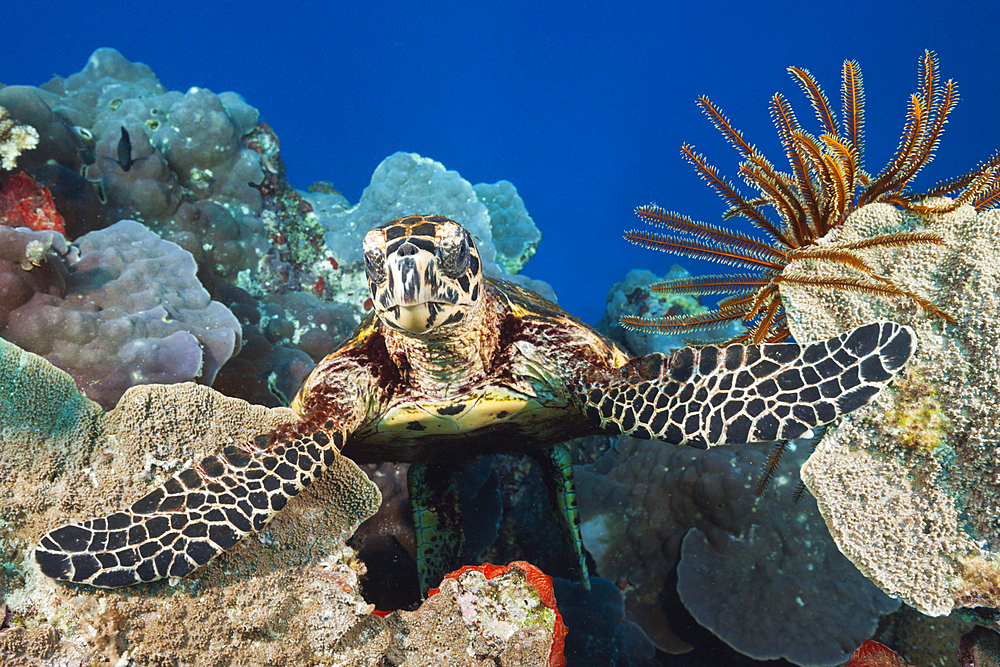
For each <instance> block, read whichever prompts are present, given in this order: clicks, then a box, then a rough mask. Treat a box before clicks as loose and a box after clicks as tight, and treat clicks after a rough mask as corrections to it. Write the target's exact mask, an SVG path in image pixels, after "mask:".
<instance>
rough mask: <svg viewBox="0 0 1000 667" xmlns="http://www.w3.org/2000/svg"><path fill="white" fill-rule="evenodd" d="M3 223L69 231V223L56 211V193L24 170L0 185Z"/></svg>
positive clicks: (35, 228) (39, 229)
mask: <svg viewBox="0 0 1000 667" xmlns="http://www.w3.org/2000/svg"><path fill="white" fill-rule="evenodd" d="M0 224H2V225H6V226H7V227H28V228H29V229H33V230H34V231H36V232H42V231H54V232H59V233H60V234H65V233H66V223H65V222H64V221H63V217H62V216H61V215H59V212H58V211H57V210H56V205H55V202H53V201H52V193H51V192H49V189H48V188H46V187H44V186H43V185H41V184H40V183H38V182H37V181H35V180H34V179H33V178H31V177H30V176H28V175H27V174H25V173H24V172H18V173H16V174H14V175H13V176H11V177H10V178H8V179H7V181H6V182H5V183H4V184H3V187H2V188H0Z"/></svg>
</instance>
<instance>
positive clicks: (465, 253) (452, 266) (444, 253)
mask: <svg viewBox="0 0 1000 667" xmlns="http://www.w3.org/2000/svg"><path fill="white" fill-rule="evenodd" d="M435 254H436V255H437V260H438V265H439V266H440V267H441V271H442V272H443V273H444V274H445V275H446V276H448V277H449V278H459V277H461V276H463V275H465V272H466V271H468V270H469V256H470V253H469V240H468V238H467V237H466V236H465V234H463V235H462V239H461V241H459V242H458V243H456V244H454V245H450V246H444V247H442V246H438V249H437V252H436V253H435Z"/></svg>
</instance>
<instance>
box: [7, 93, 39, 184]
mask: <svg viewBox="0 0 1000 667" xmlns="http://www.w3.org/2000/svg"><path fill="white" fill-rule="evenodd" d="M37 145H38V130H36V129H35V128H33V127H31V126H30V125H22V124H20V123H18V122H16V121H15V120H14V119H12V118H11V117H10V112H8V111H7V109H6V108H4V107H2V106H0V169H6V170H7V171H13V170H14V169H16V168H17V158H18V157H20V156H21V153H23V152H24V151H28V150H31V149H32V148H34V147H35V146H37Z"/></svg>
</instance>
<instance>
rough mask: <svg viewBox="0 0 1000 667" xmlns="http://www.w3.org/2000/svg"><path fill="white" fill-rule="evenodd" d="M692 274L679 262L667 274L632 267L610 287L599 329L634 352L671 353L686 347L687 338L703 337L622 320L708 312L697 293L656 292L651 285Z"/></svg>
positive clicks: (598, 325) (697, 338)
mask: <svg viewBox="0 0 1000 667" xmlns="http://www.w3.org/2000/svg"><path fill="white" fill-rule="evenodd" d="M690 275H691V274H690V273H688V272H687V271H685V270H684V269H683V268H681V267H680V266H676V265H675V266H673V267H671V269H670V272H669V273H667V276H666V278H660V277H658V276H656V275H654V274H653V272H652V271H646V270H644V269H632V270H631V271H629V272H628V273H627V274H626V275H625V278H624V279H623V280H621V281H620V282H617V283H615V284H614V285H612V286H611V289H610V290H608V298H607V302H606V304H605V307H604V317H603V318H601V321H600V322H598V323H597V329H598V331H601V332H602V333H604V334H605V335H606V336H608V338H610V339H612V340H613V341H615V342H617V343H619V344H620V345H622V346H624V347H625V349H627V350H628V351H629V352H631V353H632V354H634V355H640V354H650V353H652V352H661V353H664V354H667V353H669V352H670V351H671V350H676V349H679V348H681V347H684V344H685V341H687V340H699V338H700V337H699V335H698V334H688V335H685V336H681V335H676V334H668V333H660V332H655V331H640V330H637V329H634V328H630V327H624V326H622V324H621V319H622V317H645V318H660V317H678V316H681V315H696V314H697V313H700V312H704V311H705V308H704V307H703V306H702V305H701V303H700V301H699V300H698V298H697V297H693V296H688V295H685V294H671V295H664V294H653V292H652V291H651V289H650V286H651V285H655V284H656V283H659V282H662V281H663V280H680V279H683V278H686V277H689V276H690Z"/></svg>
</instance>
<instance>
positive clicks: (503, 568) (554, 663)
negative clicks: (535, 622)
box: [427, 560, 566, 667]
mask: <svg viewBox="0 0 1000 667" xmlns="http://www.w3.org/2000/svg"><path fill="white" fill-rule="evenodd" d="M512 567H516V568H518V569H519V570H521V571H522V572H524V574H525V577H526V578H527V580H528V583H529V584H531V587H532V588H533V589H535V593H537V594H538V598H539V599H540V600H541V601H542V604H544V605H545V606H546V607H548V608H549V609H551V610H552V611H554V612H555V613H556V624H555V628H554V633H553V634H554V637H553V639H552V648H551V649H550V650H549V667H565V665H566V658H565V657H564V656H563V645H564V644H565V643H566V626H565V625H564V624H563V620H562V615H561V614H560V613H559V610H558V609H557V608H556V595H555V592H554V591H553V590H552V577H550V576H548V575H547V574H545V573H544V572H542V571H541V570H539V569H538V568H537V567H535V566H534V565H532V564H531V563H529V562H527V561H523V560H516V561H514V562H512V563H511V564H510V565H493V564H492V563H483V564H482V565H463V566H462V567H461V568H459V569H458V570H455V571H454V572H451V573H449V574H446V575H444V578H445V579H458V578H459V577H461V576H462V575H463V574H465V573H466V572H468V571H469V570H476V571H478V572H482V573H483V576H485V577H486V579H487V580H489V579H493V578H494V577H498V576H500V575H501V574H504V573H505V572H507V571H508V570H510V568H512ZM438 590H439V589H437V588H432V589H430V590H429V591H427V597H431V596H432V595H434V594H435V593H437V592H438Z"/></svg>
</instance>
